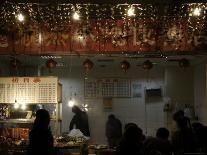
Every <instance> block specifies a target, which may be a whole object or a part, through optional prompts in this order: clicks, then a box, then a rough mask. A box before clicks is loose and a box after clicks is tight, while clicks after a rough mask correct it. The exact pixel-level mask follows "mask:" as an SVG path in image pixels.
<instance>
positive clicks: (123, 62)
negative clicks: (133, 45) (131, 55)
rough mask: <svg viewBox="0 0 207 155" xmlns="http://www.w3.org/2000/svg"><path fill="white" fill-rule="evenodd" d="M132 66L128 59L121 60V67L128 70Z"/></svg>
mask: <svg viewBox="0 0 207 155" xmlns="http://www.w3.org/2000/svg"><path fill="white" fill-rule="evenodd" d="M129 68H130V63H129V62H128V61H126V60H124V61H122V62H121V69H122V70H123V71H124V72H126V71H127V70H128V69H129Z"/></svg>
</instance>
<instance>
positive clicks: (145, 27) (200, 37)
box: [0, 1, 207, 55]
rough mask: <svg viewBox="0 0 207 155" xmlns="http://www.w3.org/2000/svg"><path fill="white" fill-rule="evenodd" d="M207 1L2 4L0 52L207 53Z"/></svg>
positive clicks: (6, 2) (64, 53)
mask: <svg viewBox="0 0 207 155" xmlns="http://www.w3.org/2000/svg"><path fill="white" fill-rule="evenodd" d="M206 10H207V3H189V4H179V5H172V4H166V5H152V4H69V3H61V4H60V3H52V4H51V3H48V4H44V3H41V4H40V3H13V2H9V1H5V2H4V3H3V4H2V5H1V6H0V54H35V55H37V54H38V55H46V54H56V55H57V54H58V55H69V54H74V53H77V54H105V53H113V54H114V53H115V54H127V53H130V54H134V55H139V54H140V53H145V52H159V53H167V54H168V53H176V54H180V53H182V54H183V53H187V52H192V53H193V54H196V53H197V52H206V49H207V19H206V17H207V13H206Z"/></svg>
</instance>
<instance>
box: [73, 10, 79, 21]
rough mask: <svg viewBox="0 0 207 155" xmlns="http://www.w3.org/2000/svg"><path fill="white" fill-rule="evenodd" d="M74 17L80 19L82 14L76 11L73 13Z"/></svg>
mask: <svg viewBox="0 0 207 155" xmlns="http://www.w3.org/2000/svg"><path fill="white" fill-rule="evenodd" d="M73 19H74V20H79V19H80V15H79V14H78V13H77V12H75V13H74V14H73Z"/></svg>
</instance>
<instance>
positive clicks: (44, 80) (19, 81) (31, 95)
mask: <svg viewBox="0 0 207 155" xmlns="http://www.w3.org/2000/svg"><path fill="white" fill-rule="evenodd" d="M57 87H58V78H57V77H5V78H0V103H15V101H16V102H22V103H37V104H38V103H57Z"/></svg>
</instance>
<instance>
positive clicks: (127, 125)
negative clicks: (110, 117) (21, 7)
mask: <svg viewBox="0 0 207 155" xmlns="http://www.w3.org/2000/svg"><path fill="white" fill-rule="evenodd" d="M131 126H137V125H136V124H135V123H127V124H126V125H125V126H124V131H126V130H127V129H128V128H129V127H131Z"/></svg>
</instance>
